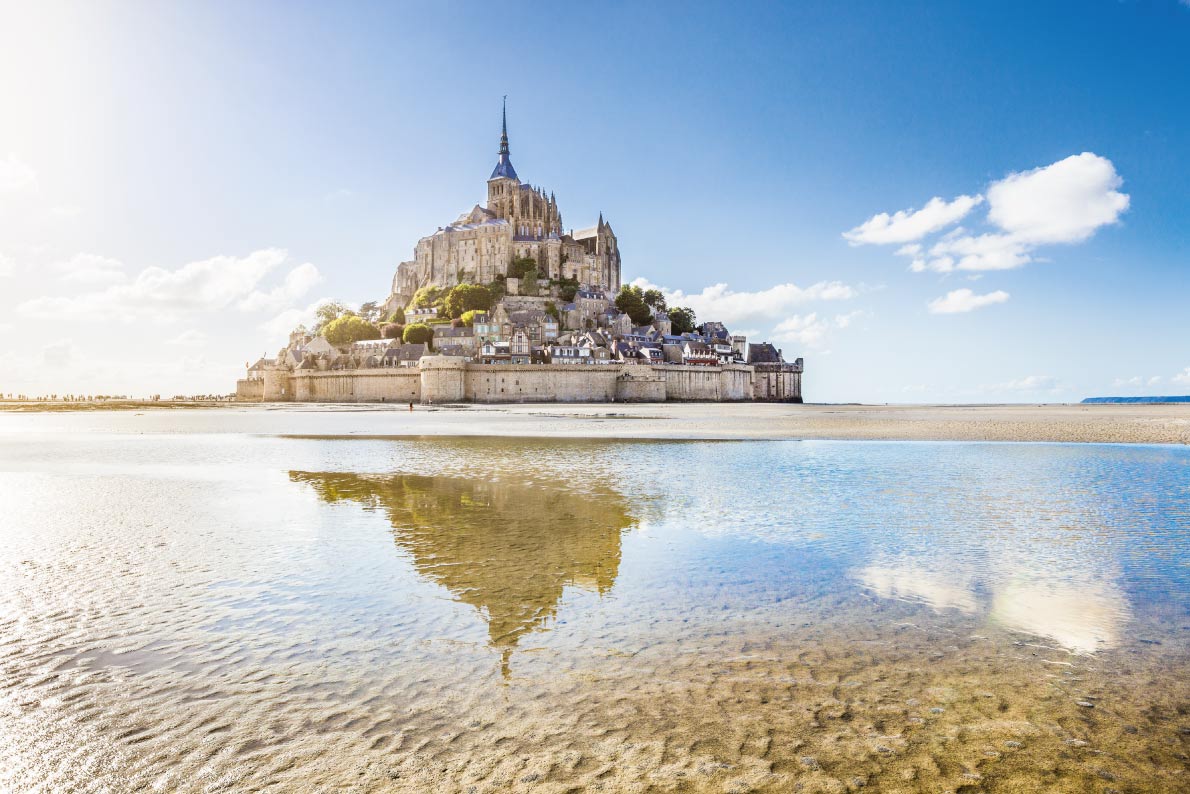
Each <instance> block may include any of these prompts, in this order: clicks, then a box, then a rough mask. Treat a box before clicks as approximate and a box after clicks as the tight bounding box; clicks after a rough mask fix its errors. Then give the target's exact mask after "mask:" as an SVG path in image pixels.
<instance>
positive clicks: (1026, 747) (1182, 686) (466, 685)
mask: <svg viewBox="0 0 1190 794" xmlns="http://www.w3.org/2000/svg"><path fill="white" fill-rule="evenodd" d="M2 419H3V423H2V424H0V515H2V516H3V518H2V519H0V521H2V523H0V789H3V790H11V791H47V792H49V791H72V790H77V791H117V792H118V791H140V790H145V791H173V790H185V791H254V790H275V791H331V790H334V791H467V792H470V791H474V792H488V791H493V792H494V791H546V792H553V791H559V792H561V791H582V790H591V791H597V790H602V791H716V792H721V791H727V792H743V791H751V790H756V791H792V790H799V791H808V792H809V791H830V792H839V791H856V790H860V789H861V788H862V790H864V791H880V792H893V791H905V792H908V791H929V792H940V791H956V792H957V791H964V792H976V791H987V792H993V791H1039V790H1046V791H1071V792H1082V791H1094V792H1107V791H1111V790H1116V791H1121V792H1123V791H1162V792H1166V791H1167V792H1174V791H1187V790H1190V773H1188V772H1187V757H1188V756H1187V753H1188V749H1190V748H1188V744H1190V715H1188V714H1187V711H1188V709H1190V647H1188V646H1190V642H1188V638H1190V449H1186V448H1160V447H1127V446H1115V447H1112V446H1098V445H1056V444H1032V445H1023V444H957V443H956V444H945V443H866V442H795V441H781V442H605V441H581V440H565V441H545V440H517V439H507V438H505V439H467V438H454V439H451V438H437V439H435V438H422V439H378V438H351V437H339V438H335V437H328V435H327V433H328V425H327V421H326V420H325V418H319V419H317V420H314V419H312V420H310V421H311V422H312V423H314V424H311V430H310V432H312V433H313V432H317V433H319V434H321V435H319V436H317V437H314V436H299V435H290V436H276V435H246V434H243V433H238V432H218V431H219V430H220V419H219V418H218V417H212V418H211V419H209V420H203V421H204V422H205V424H202V426H201V429H202V431H201V432H200V431H199V430H196V428H195V426H194V425H193V423H192V424H191V426H190V427H189V429H188V431H187V432H184V433H174V432H153V433H136V432H131V431H130V430H129V428H130V427H131V425H130V424H129V421H128V420H127V419H120V420H112V421H111V423H110V425H108V424H105V422H106V420H105V419H104V418H103V417H102V416H100V417H88V418H86V419H85V420H81V419H80V420H78V421H75V420H72V419H70V418H63V417H2ZM332 429H333V428H332ZM330 435H332V436H333V433H330Z"/></svg>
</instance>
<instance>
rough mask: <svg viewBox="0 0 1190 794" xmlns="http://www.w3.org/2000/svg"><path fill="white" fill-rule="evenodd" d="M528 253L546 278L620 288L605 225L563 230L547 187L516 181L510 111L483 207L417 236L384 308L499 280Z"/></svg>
mask: <svg viewBox="0 0 1190 794" xmlns="http://www.w3.org/2000/svg"><path fill="white" fill-rule="evenodd" d="M526 257H527V258H532V259H533V260H535V261H536V262H537V267H538V271H539V276H540V277H541V278H543V279H545V278H548V279H554V280H558V279H563V278H566V279H574V280H576V281H578V282H579V283H580V284H583V285H584V286H587V287H590V288H592V289H598V290H606V291H608V292H609V293H611V294H615V292H616V291H617V290H619V289H620V248H619V243H618V242H617V240H616V235H615V232H613V231H612V227H611V224H610V223H607V222H606V221H604V219H603V213H600V214H599V220H598V221H597V222H596V224H595V225H594V226H590V227H588V228H585V229H579V230H571V231H565V230H564V226H563V225H562V211H561V210H560V209H559V208H558V201H557V199H556V198H555V197H554V194H553V193H552V192H551V193H549V194H547V193H546V191H545V189H544V188H541V187H536V186H534V185H530V184H528V183H527V182H521V179H520V177H518V176H517V172H516V169H515V168H513V167H512V159H511V158H510V156H509V148H508V114H507V111H505V112H504V114H503V118H502V121H501V130H500V153H499V159H498V160H497V161H496V167H495V168H494V169H493V170H492V175H491V176H490V177H489V178H488V200H487V206H484V207H481V206H479V205H478V204H476V205H475V206H474V207H472V208H471V209H470V210H469V211H467V212H465V213H463V214H462V215H460V216H459V217H458V218H457V219H455V221H454V223H451V224H450V225H449V226H444V227H442V228H440V229H439V230H438V231H436V232H434V233H433V234H431V235H430V236H428V237H423V238H422V239H420V240H418V242H417V246H416V247H415V248H414V251H413V259H411V260H409V261H408V262H402V263H401V264H400V265H398V266H397V272H396V275H395V276H394V277H393V284H392V294H391V295H390V297H389V299H388V300H387V301H386V302H385V307H386V308H387V309H389V310H396V309H400V308H403V307H404V306H405V305H406V304H407V303H408V302H409V301H410V299H412V297H413V294H414V293H415V292H417V290H418V289H419V288H421V287H425V286H436V287H453V286H455V285H456V284H460V283H464V282H471V283H476V284H488V283H490V282H492V281H493V280H495V279H496V278H497V277H503V276H504V275H505V273H506V272H507V271H508V266H509V265H510V264H511V263H512V261H513V259H515V258H526Z"/></svg>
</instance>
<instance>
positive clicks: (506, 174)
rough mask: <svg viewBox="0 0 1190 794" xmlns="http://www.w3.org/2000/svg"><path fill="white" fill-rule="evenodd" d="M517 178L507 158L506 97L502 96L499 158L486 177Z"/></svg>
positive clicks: (489, 178)
mask: <svg viewBox="0 0 1190 794" xmlns="http://www.w3.org/2000/svg"><path fill="white" fill-rule="evenodd" d="M500 178H504V179H517V175H516V169H515V168H513V167H512V160H510V159H508V97H507V96H505V97H504V109H503V110H502V111H501V112H500V159H499V160H497V161H496V167H495V168H494V169H492V175H491V176H490V177H488V181H491V180H493V179H500Z"/></svg>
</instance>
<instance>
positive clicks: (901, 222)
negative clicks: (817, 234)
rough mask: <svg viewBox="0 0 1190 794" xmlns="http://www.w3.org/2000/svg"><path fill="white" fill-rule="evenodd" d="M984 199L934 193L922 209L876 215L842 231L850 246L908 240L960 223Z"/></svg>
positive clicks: (918, 238)
mask: <svg viewBox="0 0 1190 794" xmlns="http://www.w3.org/2000/svg"><path fill="white" fill-rule="evenodd" d="M982 201H983V196H959V197H957V198H955V199H953V200H952V201H946V200H945V199H943V198H942V197H940V196H935V197H934V198H932V199H930V200H929V201H927V202H926V205H925V206H924V207H922V208H921V209H919V210H913V209H908V210H901V211H900V212H896V213H893V214H892V215H889V214H888V213H887V212H881V213H879V214H877V215H873V216H872V217H871V218H868V219H867V220H866V221H864V222H863V223H861V224H860V225H859V226H856V227H855V228H854V229H852V230H851V231H847V232H843V237H844V238H846V239H847V242H849V243H851V245H864V244H865V243H871V244H876V245H883V244H887V243H909V242H912V241H914V240H920V239H921V238H923V237H925V236H926V235H928V234H932V233H933V232H936V231H938V230H939V229H944V228H946V227H947V226H950V225H951V224H952V223H957V222H958V221H960V220H962V219H963V218H964V217H966V215H967V213H969V212H971V210H972V209H974V208H975V207H976V206H977V205H978V204H979V203H980V202H982Z"/></svg>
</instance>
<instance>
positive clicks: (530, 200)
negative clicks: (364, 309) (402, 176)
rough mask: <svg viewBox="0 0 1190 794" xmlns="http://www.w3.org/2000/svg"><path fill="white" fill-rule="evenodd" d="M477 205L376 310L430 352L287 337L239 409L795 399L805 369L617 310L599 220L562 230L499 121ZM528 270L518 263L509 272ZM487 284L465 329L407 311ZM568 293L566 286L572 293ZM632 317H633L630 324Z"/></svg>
mask: <svg viewBox="0 0 1190 794" xmlns="http://www.w3.org/2000/svg"><path fill="white" fill-rule="evenodd" d="M487 194H488V199H487V205H486V206H484V207H481V206H479V205H476V206H475V207H473V208H472V209H471V210H470V211H469V212H467V213H464V214H463V215H461V216H460V217H459V218H458V219H457V220H456V221H455V222H454V223H452V224H451V225H449V226H446V227H443V228H440V229H439V230H438V231H437V232H435V233H434V234H431V235H430V236H428V237H424V238H422V239H421V240H419V241H418V243H417V246H416V247H415V249H414V256H413V259H411V260H409V261H406V262H402V263H401V264H400V265H399V266H398V267H397V271H396V275H395V276H394V278H393V282H392V292H391V294H390V295H389V297H388V299H387V300H386V301H385V303H384V304H383V307H382V312H383V313H385V314H387V313H389V312H394V311H403V312H404V316H405V320H406V322H419V323H425V324H428V325H429V326H430V328H431V329H432V331H433V339H432V340H431V341H430V342H429V343H428V344H404V343H402V342H401V341H400V340H386V339H378V340H368V341H361V342H356V343H354V344H352V345H346V346H335V345H332V344H331V343H330V342H329V341H327V339H326V338H325V337H323V336H315V335H310V334H306V333H304V332H295V333H294V334H293V335H291V337H290V340H289V343H288V345H287V346H286V347H285V348H283V349H282V350H281V351H280V353H279V354H278V355H277V357H276V358H272V359H270V358H261V359H260V360H259V361H257V362H256V363H255V364H253V365H251V366H250V367H249V368H248V373H247V377H246V378H245V379H243V380H241V381H240V382H239V384H238V387H237V396H238V397H239V398H240V399H248V400H253V399H258V400H345V401H353V400H378V401H379V400H389V399H391V400H402V401H403V400H406V399H409V400H423V401H427V402H429V401H435V402H441V401H454V400H477V401H519V400H534V401H543V402H545V401H553V400H574V401H582V400H590V401H602V400H616V399H650V400H654V399H657V400H665V399H691V400H702V399H706V400H754V399H755V400H780V401H789V402H801V375H802V359H800V358H798V359H796V360H795V361H792V362H787V361H786V360H785V359H784V357H783V355H782V352H781V351H780V350H778V349H776V348H775V347H773V346H772V345H771V344H768V343H762V344H753V343H749V342H748V340H747V339H746V338H744V337H743V336H739V335H732V334H731V333H730V332H729V330H728V329H727V328H726V327H724V325H723V324H722V323H718V322H713V321H709V322H704V323H703V324H702V325H700V326H698V328H697V329H695V330H694V331H688V332H685V333H674V329H673V324H672V322H671V320H670V317H669V315H668V314H667V313H666V312H665V311H664V309H663V308H662V309H659V310H657V311H656V312H655V313H654V315H653V316H652V318H651V319H650V321H649V322H647V323H645V324H643V325H638V324H636V323H634V322H633V321H632V318H631V317H630V316H629V315H628V314H626V313H624V312H622V311H620V310H619V309H617V308H616V304H615V300H614V298H615V296H616V294H617V292H618V290H619V289H620V286H621V261H620V249H619V243H618V241H617V239H616V235H615V233H614V232H613V231H612V228H611V225H610V224H608V223H607V222H605V221H604V219H603V216H602V213H601V214H600V216H599V220H598V221H597V222H596V224H595V225H594V226H591V227H589V228H587V229H581V230H578V231H575V230H570V231H565V230H564V227H563V224H562V213H561V210H560V209H559V207H558V202H557V199H556V198H555V196H554V194H553V193H548V194H547V193H546V191H545V190H544V189H542V188H538V187H533V186H531V185H528V184H526V183H522V182H521V181H520V178H519V177H518V176H517V173H516V170H515V169H514V168H513V166H512V161H511V159H510V155H509V146H508V124H507V116H505V117H504V118H503V119H502V124H501V135H500V150H499V155H498V159H497V163H496V167H495V168H494V169H493V171H492V175H491V177H490V178H489V179H488V182H487ZM528 260H532V263H531V265H530V266H529V267H527V268H524V269H521V270H517V271H516V273H515V275H514V274H513V271H512V270H511V269H510V268H511V267H512V266H513V265H514V263H516V262H520V263H525V262H527V261H528ZM459 284H498V285H499V287H500V289H499V292H500V293H502V296H501V298H500V299H499V301H498V302H496V304H495V305H494V306H493V307H492V308H491V309H490V310H489V311H483V312H478V313H475V314H474V316H473V317H471V318H470V319H471V322H470V324H462V323H461V322H459V321H458V320H456V321H453V322H452V321H449V320H446V319H445V318H439V317H438V316H437V311H436V310H435V309H432V308H419V309H413V308H411V307H410V303H411V301H412V300H413V297H414V295H415V294H416V293H417V292H418V290H419V289H422V288H424V287H438V288H441V289H449V288H451V287H454V286H456V285H459ZM576 285H577V286H576ZM638 318H639V315H638Z"/></svg>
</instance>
